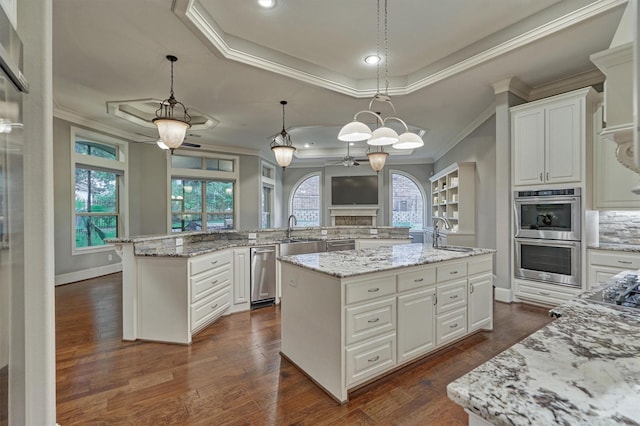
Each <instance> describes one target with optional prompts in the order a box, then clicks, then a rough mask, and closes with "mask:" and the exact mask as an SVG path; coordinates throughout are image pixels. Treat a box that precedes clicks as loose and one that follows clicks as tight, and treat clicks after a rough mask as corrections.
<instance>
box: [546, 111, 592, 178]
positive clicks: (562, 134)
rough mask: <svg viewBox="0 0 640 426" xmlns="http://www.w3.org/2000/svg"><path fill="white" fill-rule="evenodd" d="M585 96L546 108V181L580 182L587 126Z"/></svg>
mask: <svg viewBox="0 0 640 426" xmlns="http://www.w3.org/2000/svg"><path fill="white" fill-rule="evenodd" d="M581 105H582V100H579V99H578V100H575V99H574V100H571V101H566V102H558V103H554V104H550V105H548V106H547V107H546V112H545V127H546V130H545V139H546V150H545V165H546V167H545V176H544V180H545V182H546V183H563V182H579V181H580V177H581V171H582V168H581V167H580V165H581V158H582V157H581V152H582V141H583V140H584V136H583V133H584V130H582V129H583V127H584V126H583V124H582V120H581V119H580V117H581V109H582V108H581Z"/></svg>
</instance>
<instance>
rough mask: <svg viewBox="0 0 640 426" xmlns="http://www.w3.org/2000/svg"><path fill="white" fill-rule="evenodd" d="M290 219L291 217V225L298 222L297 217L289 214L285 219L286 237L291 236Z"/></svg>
mask: <svg viewBox="0 0 640 426" xmlns="http://www.w3.org/2000/svg"><path fill="white" fill-rule="evenodd" d="M291 219H293V226H296V225H297V224H298V219H296V217H295V216H294V215H290V216H289V219H287V238H291Z"/></svg>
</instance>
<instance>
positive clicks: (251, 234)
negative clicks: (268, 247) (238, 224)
mask: <svg viewBox="0 0 640 426" xmlns="http://www.w3.org/2000/svg"><path fill="white" fill-rule="evenodd" d="M256 238H258V235H257V234H256V233H255V232H249V239H250V240H255V239H256Z"/></svg>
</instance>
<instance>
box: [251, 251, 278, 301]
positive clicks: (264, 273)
mask: <svg viewBox="0 0 640 426" xmlns="http://www.w3.org/2000/svg"><path fill="white" fill-rule="evenodd" d="M275 297H276V248H275V246H266V247H254V248H252V249H251V307H252V308H257V307H260V306H266V305H271V304H273V303H274V301H275Z"/></svg>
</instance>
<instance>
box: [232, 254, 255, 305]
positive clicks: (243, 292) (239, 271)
mask: <svg viewBox="0 0 640 426" xmlns="http://www.w3.org/2000/svg"><path fill="white" fill-rule="evenodd" d="M250 268H251V261H250V259H249V248H248V247H247V248H237V249H233V305H232V306H231V312H239V311H246V310H248V309H250V308H251V297H250V295H249V291H250V289H249V286H250V278H249V274H250Z"/></svg>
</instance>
